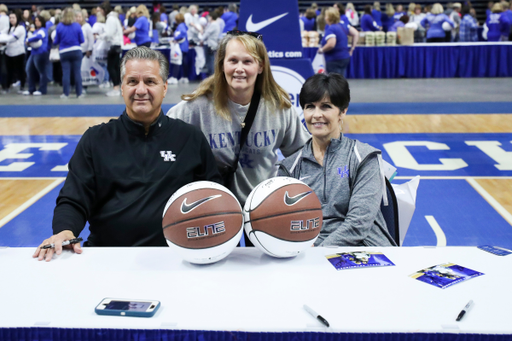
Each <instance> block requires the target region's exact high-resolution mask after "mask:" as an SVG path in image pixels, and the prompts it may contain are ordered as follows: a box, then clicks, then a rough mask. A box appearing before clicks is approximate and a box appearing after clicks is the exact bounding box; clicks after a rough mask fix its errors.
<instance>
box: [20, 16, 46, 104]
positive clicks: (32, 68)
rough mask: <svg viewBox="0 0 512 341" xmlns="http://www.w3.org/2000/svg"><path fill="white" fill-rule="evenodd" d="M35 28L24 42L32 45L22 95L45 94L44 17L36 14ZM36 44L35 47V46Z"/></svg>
mask: <svg viewBox="0 0 512 341" xmlns="http://www.w3.org/2000/svg"><path fill="white" fill-rule="evenodd" d="M34 25H35V28H36V30H35V31H34V33H33V34H32V36H31V37H30V38H28V39H27V42H26V44H27V45H28V46H31V47H32V52H31V53H30V57H29V58H28V61H27V65H26V67H25V71H26V73H27V77H28V90H27V91H24V92H23V95H34V96H39V95H46V89H47V84H48V78H47V77H46V64H47V63H48V62H49V60H48V55H49V53H48V31H47V30H46V27H45V26H46V22H45V19H44V18H43V17H42V16H41V15H38V16H37V17H36V18H35V19H34ZM35 46H37V47H35ZM38 75H39V90H38V91H36V78H37V76H38Z"/></svg>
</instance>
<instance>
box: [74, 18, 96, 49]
mask: <svg viewBox="0 0 512 341" xmlns="http://www.w3.org/2000/svg"><path fill="white" fill-rule="evenodd" d="M75 20H76V22H77V23H79V24H80V25H81V26H82V33H83V35H84V42H83V43H82V45H81V47H82V54H83V55H84V56H86V57H87V58H89V57H90V56H91V55H92V48H93V46H94V36H93V35H92V27H91V25H89V24H88V23H87V21H85V18H84V16H83V14H82V11H81V10H80V11H75Z"/></svg>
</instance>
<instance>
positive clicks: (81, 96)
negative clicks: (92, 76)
mask: <svg viewBox="0 0 512 341" xmlns="http://www.w3.org/2000/svg"><path fill="white" fill-rule="evenodd" d="M76 98H85V93H84V92H82V94H81V95H80V96H76Z"/></svg>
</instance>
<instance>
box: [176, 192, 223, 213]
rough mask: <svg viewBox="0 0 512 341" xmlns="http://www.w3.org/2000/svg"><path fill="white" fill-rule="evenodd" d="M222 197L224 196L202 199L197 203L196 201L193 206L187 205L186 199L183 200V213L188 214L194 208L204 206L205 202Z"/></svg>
mask: <svg viewBox="0 0 512 341" xmlns="http://www.w3.org/2000/svg"><path fill="white" fill-rule="evenodd" d="M221 196H222V195H220V194H217V195H212V196H211V197H207V198H202V199H199V200H197V201H194V202H193V203H191V204H187V198H185V200H183V202H182V203H181V213H183V214H187V213H189V212H190V211H192V210H193V209H194V208H196V207H198V206H200V205H202V204H204V203H205V202H207V201H210V200H213V199H216V198H218V197H221Z"/></svg>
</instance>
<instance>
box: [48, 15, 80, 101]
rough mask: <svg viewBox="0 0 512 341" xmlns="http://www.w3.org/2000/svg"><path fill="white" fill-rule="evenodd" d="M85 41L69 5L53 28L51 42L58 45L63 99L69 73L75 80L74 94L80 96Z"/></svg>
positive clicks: (68, 88) (68, 82) (67, 91)
mask: <svg viewBox="0 0 512 341" xmlns="http://www.w3.org/2000/svg"><path fill="white" fill-rule="evenodd" d="M84 41H85V39H84V34H83V32H82V27H81V26H80V24H78V23H77V22H75V12H74V10H73V9H72V8H71V7H69V8H66V9H65V10H64V13H63V14H62V20H61V22H60V23H59V24H58V25H57V29H56V30H55V38H53V44H54V45H59V55H60V63H61V65H62V87H63V92H64V93H63V94H62V95H61V96H60V97H61V98H63V99H67V98H68V97H69V92H70V87H71V73H73V76H74V80H75V89H76V95H77V97H78V98H82V97H83V94H82V75H81V67H82V48H81V46H80V45H81V44H82V43H83V42H84Z"/></svg>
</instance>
